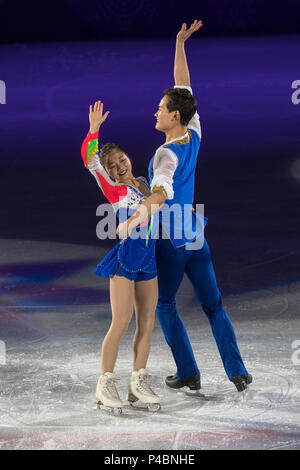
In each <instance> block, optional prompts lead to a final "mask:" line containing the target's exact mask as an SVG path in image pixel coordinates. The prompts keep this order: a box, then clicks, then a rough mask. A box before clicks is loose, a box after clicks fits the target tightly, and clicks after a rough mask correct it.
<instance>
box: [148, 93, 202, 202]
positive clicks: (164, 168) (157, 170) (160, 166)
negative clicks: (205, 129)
mask: <svg viewBox="0 0 300 470" xmlns="http://www.w3.org/2000/svg"><path fill="white" fill-rule="evenodd" d="M174 88H186V89H187V90H189V91H190V92H191V93H192V94H193V92H192V88H191V87H189V86H184V85H175V86H174ZM187 128H188V129H193V130H194V131H195V132H197V133H198V135H199V137H200V140H201V126H200V118H199V114H198V113H197V112H196V113H195V114H194V116H193V117H192V119H191V120H190V122H189V123H188V125H187ZM186 135H187V134H185V135H184V136H180V137H177V138H176V139H173V140H170V141H169V142H168V144H171V143H176V140H181V139H182V138H184V137H186ZM177 165H178V158H177V155H176V154H175V153H174V152H173V151H172V150H170V149H168V148H165V147H163V146H161V147H159V148H158V149H157V150H156V152H155V157H154V161H153V179H152V182H151V191H152V190H153V188H154V186H163V188H164V189H165V191H166V193H167V199H173V197H174V190H173V175H174V173H175V170H176V168H177Z"/></svg>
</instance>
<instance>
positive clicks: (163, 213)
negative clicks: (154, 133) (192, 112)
mask: <svg viewBox="0 0 300 470" xmlns="http://www.w3.org/2000/svg"><path fill="white" fill-rule="evenodd" d="M188 134H189V137H188V138H183V139H181V140H178V141H176V142H174V143H170V144H165V145H164V148H168V149H170V150H172V151H173V152H174V153H175V154H176V155H177V158H178V166H177V168H176V170H175V173H174V176H173V190H174V198H173V199H167V200H166V202H165V204H164V206H163V207H162V209H161V210H160V214H159V217H160V222H161V224H162V227H163V232H164V233H165V234H166V236H167V238H169V239H170V241H171V243H172V244H173V246H174V247H175V248H179V247H180V246H183V245H186V244H187V243H190V242H192V241H194V240H196V239H197V238H198V237H200V235H203V229H204V227H205V224H206V222H207V218H206V217H204V216H202V215H201V214H198V213H196V212H195V211H192V205H193V201H194V184H195V169H196V164H197V157H198V151H199V147H200V137H199V135H198V134H197V132H195V131H194V130H193V129H188ZM154 157H155V154H154V155H153V157H152V159H151V161H150V163H149V180H150V183H151V182H152V179H153V161H154Z"/></svg>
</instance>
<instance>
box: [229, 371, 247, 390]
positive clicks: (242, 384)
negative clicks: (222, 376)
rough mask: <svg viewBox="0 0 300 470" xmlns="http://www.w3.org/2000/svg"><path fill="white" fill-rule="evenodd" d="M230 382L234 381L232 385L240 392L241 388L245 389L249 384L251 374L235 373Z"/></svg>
mask: <svg viewBox="0 0 300 470" xmlns="http://www.w3.org/2000/svg"><path fill="white" fill-rule="evenodd" d="M230 382H233V383H234V385H235V386H236V388H237V391H238V392H242V391H243V390H246V388H247V386H248V385H249V384H251V382H252V375H250V374H247V375H235V376H234V377H232V379H231V380H230Z"/></svg>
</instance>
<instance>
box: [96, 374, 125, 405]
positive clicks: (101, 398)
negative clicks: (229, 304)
mask: <svg viewBox="0 0 300 470" xmlns="http://www.w3.org/2000/svg"><path fill="white" fill-rule="evenodd" d="M118 380H119V378H118V377H117V376H116V375H115V374H114V373H112V372H105V374H103V375H100V377H99V380H98V383H97V388H96V403H97V408H100V409H101V408H102V407H103V409H107V410H108V411H113V412H114V413H115V414H122V407H123V406H124V405H123V403H122V401H121V400H120V397H119V394H118V391H117V389H116V385H115V383H116V382H117V381H118Z"/></svg>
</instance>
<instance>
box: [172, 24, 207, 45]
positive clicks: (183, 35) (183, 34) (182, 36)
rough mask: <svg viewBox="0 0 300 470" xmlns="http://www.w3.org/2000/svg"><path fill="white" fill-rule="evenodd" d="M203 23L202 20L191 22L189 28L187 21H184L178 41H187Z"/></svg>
mask: <svg viewBox="0 0 300 470" xmlns="http://www.w3.org/2000/svg"><path fill="white" fill-rule="evenodd" d="M202 25H203V23H202V21H201V20H200V21H198V20H195V21H194V23H192V24H191V26H190V28H189V29H186V23H183V25H182V26H181V30H180V31H179V33H178V34H177V36H176V40H177V42H181V43H183V42H185V41H186V40H187V39H188V38H189V37H190V36H191V35H192V34H193V33H194V32H195V31H198V29H200V28H201V26H202Z"/></svg>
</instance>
